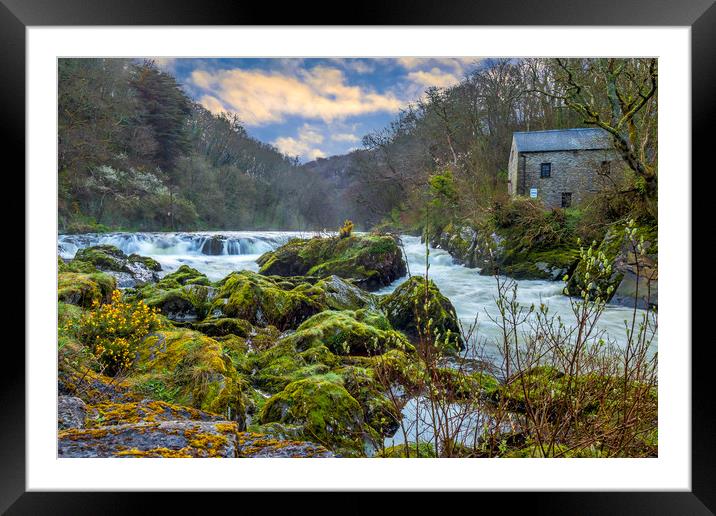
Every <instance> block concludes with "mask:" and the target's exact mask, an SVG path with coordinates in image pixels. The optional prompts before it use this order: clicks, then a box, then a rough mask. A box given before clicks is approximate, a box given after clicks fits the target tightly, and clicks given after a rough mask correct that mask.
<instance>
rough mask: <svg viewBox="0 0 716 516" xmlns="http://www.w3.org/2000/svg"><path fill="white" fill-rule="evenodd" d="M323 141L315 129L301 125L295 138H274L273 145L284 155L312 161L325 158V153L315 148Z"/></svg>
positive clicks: (307, 125)
mask: <svg viewBox="0 0 716 516" xmlns="http://www.w3.org/2000/svg"><path fill="white" fill-rule="evenodd" d="M323 140H324V138H323V135H322V134H321V133H320V132H319V131H318V130H316V128H315V127H313V126H311V125H309V124H303V126H301V127H300V128H299V130H298V137H297V138H293V137H291V136H281V137H279V138H276V139H275V140H274V141H273V144H274V145H275V146H276V148H277V149H278V150H279V151H281V152H283V153H284V154H287V155H289V156H298V157H300V158H304V159H305V158H307V159H309V160H313V159H316V158H325V157H326V153H325V152H323V151H322V150H321V149H319V148H318V147H317V146H318V145H320V144H321V143H323Z"/></svg>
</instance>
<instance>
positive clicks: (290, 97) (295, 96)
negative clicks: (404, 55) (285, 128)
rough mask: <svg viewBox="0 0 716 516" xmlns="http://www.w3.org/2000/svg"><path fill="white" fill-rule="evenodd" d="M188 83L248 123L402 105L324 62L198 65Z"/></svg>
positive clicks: (337, 116)
mask: <svg viewBox="0 0 716 516" xmlns="http://www.w3.org/2000/svg"><path fill="white" fill-rule="evenodd" d="M189 82H190V83H191V85H192V86H194V87H196V88H198V89H199V90H200V94H203V96H202V97H201V98H209V97H210V98H212V99H214V100H215V101H216V102H214V100H209V101H208V102H209V103H210V105H212V106H214V107H216V106H218V105H219V104H221V105H223V106H224V107H225V108H226V109H228V110H231V111H234V112H236V113H237V114H238V116H239V118H240V119H241V120H242V122H244V123H245V124H246V125H248V126H260V125H265V124H269V123H277V122H283V121H284V120H285V118H286V117H287V116H299V117H303V118H308V119H314V120H323V121H324V122H332V121H334V120H342V119H345V118H347V117H351V116H358V115H363V114H369V113H377V112H395V111H397V110H398V109H400V107H401V106H402V105H403V101H402V100H401V99H399V98H398V97H397V96H396V95H395V94H394V93H390V92H388V93H384V94H381V93H378V92H376V91H374V90H372V89H369V88H364V87H360V86H351V85H349V84H348V83H347V81H346V77H345V75H344V73H343V71H341V70H340V69H338V68H333V67H327V66H315V67H313V68H310V69H302V68H299V69H296V70H294V71H285V70H281V71H268V70H259V69H240V68H235V69H229V70H217V71H207V70H199V69H197V70H194V71H193V72H192V73H191V76H190V77H189ZM202 103H203V102H202ZM204 105H205V106H206V104H204ZM207 109H208V107H207Z"/></svg>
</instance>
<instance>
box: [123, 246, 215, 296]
mask: <svg viewBox="0 0 716 516" xmlns="http://www.w3.org/2000/svg"><path fill="white" fill-rule="evenodd" d="M132 256H135V255H132ZM130 258H131V257H130ZM149 259H150V260H151V258H149ZM210 284H211V282H210V281H209V278H207V277H206V275H205V274H202V273H201V272H199V271H198V270H196V269H193V268H192V267H189V266H188V265H182V266H181V267H179V268H178V269H177V270H175V271H174V272H172V273H171V274H167V275H166V276H164V277H163V278H162V279H161V280H159V282H157V287H158V288H160V289H164V290H170V289H175V288H179V287H181V286H184V285H205V286H208V285H210Z"/></svg>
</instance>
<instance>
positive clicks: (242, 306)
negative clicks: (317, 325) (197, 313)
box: [212, 271, 327, 330]
mask: <svg viewBox="0 0 716 516" xmlns="http://www.w3.org/2000/svg"><path fill="white" fill-rule="evenodd" d="M322 298H323V290H321V289H320V288H317V287H316V286H314V285H310V284H308V283H300V284H299V285H298V286H294V284H293V283H291V282H289V281H286V282H282V281H280V279H279V280H277V279H274V278H268V277H265V276H261V275H259V274H256V273H253V272H250V271H241V272H234V273H231V274H230V275H229V276H227V277H226V278H224V279H223V280H222V281H221V282H220V283H219V285H218V291H217V293H216V298H215V299H214V302H213V305H212V313H213V314H214V315H215V316H217V317H235V318H238V319H243V320H245V321H248V322H250V323H251V324H255V325H257V326H268V325H272V326H276V327H277V328H278V329H279V330H288V329H293V328H296V327H297V326H298V325H299V324H301V323H302V322H303V321H305V320H306V319H308V318H309V317H311V316H312V315H314V314H317V313H318V312H321V311H323V310H324V309H326V308H327V306H326V304H325V303H324V301H323V299H322Z"/></svg>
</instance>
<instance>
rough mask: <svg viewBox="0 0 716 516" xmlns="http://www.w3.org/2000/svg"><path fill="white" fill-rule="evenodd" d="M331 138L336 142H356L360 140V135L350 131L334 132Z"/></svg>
mask: <svg viewBox="0 0 716 516" xmlns="http://www.w3.org/2000/svg"><path fill="white" fill-rule="evenodd" d="M331 140H334V141H337V142H357V141H359V140H360V136H357V135H355V134H352V133H336V134H332V135H331Z"/></svg>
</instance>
